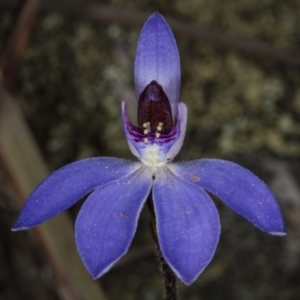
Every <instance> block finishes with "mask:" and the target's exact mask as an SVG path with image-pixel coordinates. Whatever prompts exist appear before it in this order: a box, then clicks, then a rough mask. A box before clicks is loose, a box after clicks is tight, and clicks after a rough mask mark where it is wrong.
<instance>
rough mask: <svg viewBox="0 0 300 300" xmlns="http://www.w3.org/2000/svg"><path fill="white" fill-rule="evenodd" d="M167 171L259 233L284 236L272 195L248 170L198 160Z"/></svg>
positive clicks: (226, 162) (233, 165) (215, 161)
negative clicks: (221, 203)
mask: <svg viewBox="0 0 300 300" xmlns="http://www.w3.org/2000/svg"><path fill="white" fill-rule="evenodd" d="M169 167H170V169H171V170H172V171H173V172H174V173H175V174H176V175H177V176H178V177H180V178H182V179H184V180H186V181H189V182H191V183H193V184H196V185H198V186H200V187H202V188H204V189H206V190H207V191H209V192H211V193H212V194H214V195H216V196H217V197H219V198H220V199H221V200H223V201H224V202H225V203H226V204H227V205H228V206H229V207H230V208H231V209H232V210H233V211H235V212H236V213H238V214H240V215H241V216H243V217H244V218H246V219H247V220H248V221H249V222H251V223H252V224H253V225H254V226H256V227H258V228H259V229H260V230H262V231H265V232H268V233H270V234H273V235H285V234H286V233H285V229H284V224H283V221H282V216H281V213H280V209H279V206H278V204H277V201H276V199H275V198H274V196H273V194H272V192H271V191H270V190H269V188H268V187H267V186H266V185H265V183H264V182H263V181H262V180H260V179H259V178H258V177H256V176H255V175H254V174H253V173H251V172H250V171H249V170H247V169H245V168H243V167H241V166H239V165H238V164H235V163H232V162H229V161H224V160H220V159H199V160H194V161H189V162H186V163H182V164H178V165H173V164H172V165H170V166H169Z"/></svg>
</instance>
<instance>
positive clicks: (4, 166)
mask: <svg viewBox="0 0 300 300" xmlns="http://www.w3.org/2000/svg"><path fill="white" fill-rule="evenodd" d="M26 9H27V10H26ZM154 11H159V12H160V13H161V14H163V15H164V16H165V17H166V19H167V20H168V21H169V22H170V25H171V27H172V28H173V30H174V35H175V37H176V40H177V43H178V48H179V53H180V57H181V64H182V86H181V100H182V101H184V102H185V103H186V104H187V106H188V110H189V118H188V126H187V133H186V138H185V143H184V146H183V148H182V150H181V152H180V154H179V155H178V157H177V160H191V159H196V158H205V157H211V158H223V159H228V160H231V161H234V162H237V163H239V164H241V165H243V166H244V167H247V168H249V169H250V170H251V171H252V172H254V173H255V174H257V175H258V176H259V177H260V178H262V179H263V180H264V181H265V182H266V183H267V184H268V185H269V186H270V188H271V189H272V191H273V192H274V193H275V195H276V197H277V199H278V202H279V204H280V206H281V208H282V213H283V217H284V221H285V224H286V229H287V232H288V235H287V236H286V237H274V236H270V235H268V234H265V233H262V232H260V231H259V230H258V229H256V228H254V227H253V226H252V225H251V224H249V223H248V222H247V221H246V220H244V219H242V218H241V217H239V216H237V215H236V214H234V213H233V212H231V211H230V209H229V208H227V207H226V206H225V205H224V204H223V203H222V202H221V201H220V200H219V199H214V200H215V203H216V205H217V207H218V209H219V212H220V217H221V224H222V234H221V238H220V243H219V246H218V248H217V251H216V255H215V257H214V259H213V260H212V262H211V263H210V264H209V266H208V267H207V269H206V270H205V271H204V273H203V274H202V275H201V276H200V277H199V278H198V279H197V281H196V282H195V283H194V284H193V285H192V286H190V287H186V286H184V285H182V284H180V283H179V294H180V296H181V299H190V300H193V299H195V300H196V299H197V300H199V299H200V300H201V299H205V300H212V299H213V300H218V299H222V300H225V299H230V300H261V299H264V300H266V299H280V300H283V299H284V300H285V299H286V300H293V299H300V187H299V183H300V180H299V178H300V177H299V175H300V162H299V158H300V84H299V82H300V68H299V67H300V53H299V47H300V17H299V16H300V1H298V0H286V1H277V0H252V1H248V0H231V1H217V0H215V1H204V0H186V1H181V0H169V1H165V0H159V1H158V0H149V1H147V0H146V1H135V0H127V1H123V0H111V1H109V0H106V1H100V0H63V1H58V0H43V1H38V0H29V1H13V0H0V51H1V52H0V70H1V73H0V75H1V76H0V80H1V93H0V118H1V119H0V299H1V300H23V299H24V300H25V299H26V300H27V299H32V300H35V299H38V300H42V299H43V300H65V299H70V300H79V299H91V300H94V299H95V300H98V299H100V300H101V299H111V300H117V299H124V300H131V299H144V300H155V299H161V298H162V293H163V285H162V278H161V276H160V273H159V271H158V263H157V261H156V258H155V256H154V252H153V245H152V240H151V236H150V233H149V230H148V222H149V215H148V212H147V211H146V210H144V211H143V213H142V216H141V219H140V221H139V227H138V232H137V234H136V237H135V239H134V242H133V244H132V246H131V248H130V250H129V252H128V254H127V255H126V256H125V257H124V259H122V260H121V261H120V262H119V263H118V264H117V265H116V266H115V267H113V269H112V270H111V271H109V272H108V273H107V274H106V275H105V276H103V278H101V279H100V280H97V281H95V282H93V281H92V280H91V279H90V278H89V276H88V274H87V272H86V271H85V269H84V268H83V267H82V263H81V262H80V260H79V259H78V257H75V256H76V255H77V254H76V252H75V254H74V252H73V251H74V245H73V244H72V243H71V242H70V244H69V242H68V244H66V243H65V241H66V240H68V239H71V240H72V238H73V224H74V220H75V218H76V215H77V213H78V210H79V209H80V206H81V205H82V201H80V203H78V204H76V205H75V206H74V207H73V208H71V209H70V211H68V212H67V214H65V215H64V217H65V219H63V220H61V219H59V221H57V223H56V221H55V220H56V218H55V219H54V220H53V222H52V221H50V222H49V224H48V225H47V226H48V227H44V225H43V226H41V228H42V229H37V230H30V231H24V232H17V233H12V232H10V227H11V226H12V225H13V223H14V222H15V221H16V218H17V216H18V214H19V211H20V208H21V204H22V202H23V201H24V200H25V199H26V197H27V196H28V194H29V193H30V191H31V190H32V189H33V188H34V187H35V185H36V184H38V182H39V181H40V180H42V179H43V177H44V176H46V174H47V173H48V172H51V171H54V170H56V169H57V168H59V167H61V166H63V165H65V164H67V163H70V162H72V161H76V160H79V159H82V158H85V157H92V156H115V157H121V158H128V159H134V158H133V157H132V155H131V153H130V151H129V149H128V147H127V142H126V140H125V138H124V136H123V131H122V125H121V118H120V114H121V100H126V101H127V102H128V103H129V105H130V109H131V111H130V113H131V116H132V118H134V117H135V106H134V104H135V101H136V100H135V93H134V85H133V62H134V56H135V49H136V44H137V39H138V36H139V32H140V30H141V28H142V25H143V23H144V21H145V20H146V19H147V17H148V16H149V15H150V14H151V13H153V12H154ZM22 22H23V23H22ZM18 26H19V27H18ZM12 40H13V41H14V42H11V41H12ZM18 45H19V46H18ZM20 45H21V46H20ZM7 53H8V54H7ZM9 147H11V148H9ZM32 149H33V150H32ZM37 173H38V175H36V174H37ZM31 179H32V180H31ZM57 224H59V225H57ZM66 224H68V225H66ZM70 224H71V225H70ZM44 228H45V229H44ZM49 232H52V233H50V234H49ZM56 238H57V239H60V241H57V240H56ZM60 247H62V249H63V250H61V251H60V250H57V249H61V248H60ZM61 253H64V255H65V256H63V257H64V258H63V259H62V258H61V257H60V254H61ZM71 253H72V254H71ZM73 256H74V261H76V263H73V260H72V259H73ZM69 259H70V260H71V262H70V263H69V266H70V268H69V267H65V266H64V263H67V264H68V260H69ZM75 265H76V267H75ZM77 265H79V266H78V268H77ZM72 267H74V270H75V269H76V272H75V271H74V270H73V269H72ZM78 270H79V271H78ZM75 273H76V274H75ZM74 274H75V275H76V276H75V275H74ZM72 276H73V277H76V278H75V279H74V278H73V277H72ZM83 278H84V279H83ZM91 290H93V291H94V292H93V294H88V292H87V291H91Z"/></svg>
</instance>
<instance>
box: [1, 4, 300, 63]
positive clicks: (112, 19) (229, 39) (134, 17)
mask: <svg viewBox="0 0 300 300" xmlns="http://www.w3.org/2000/svg"><path fill="white" fill-rule="evenodd" d="M15 5H16V0H0V6H1V7H5V8H13V7H15ZM41 10H42V11H43V12H56V13H60V14H64V15H66V16H69V17H74V18H78V19H85V20H87V21H90V22H96V23H100V22H105V23H117V24H120V25H122V26H127V27H133V26H134V27H139V28H140V27H141V26H142V25H143V23H144V22H145V20H146V19H147V18H148V17H149V15H150V14H151V12H142V11H137V10H133V9H127V8H123V7H120V8H118V7H115V6H111V5H98V4H86V5H70V4H64V3H63V2H59V3H58V2H56V1H43V2H42V5H41ZM167 20H168V22H169V24H170V25H171V27H172V29H173V30H174V32H175V33H177V34H180V35H182V36H184V37H186V38H193V39H196V40H201V41H204V42H208V43H210V44H212V45H214V46H216V47H224V48H228V49H231V50H234V51H239V52H241V53H244V54H247V55H251V56H254V57H259V58H263V59H268V60H273V61H276V62H279V63H285V64H289V65H295V66H300V53H299V51H296V50H287V49H280V48H277V47H274V46H273V45H270V44H268V43H265V42H262V41H258V40H255V39H252V38H248V37H240V36H236V35H233V34H231V33H228V32H222V31H217V30H213V29H210V28H203V27H199V26H197V25H192V24H185V23H183V22H179V21H177V20H175V19H172V18H168V17H167Z"/></svg>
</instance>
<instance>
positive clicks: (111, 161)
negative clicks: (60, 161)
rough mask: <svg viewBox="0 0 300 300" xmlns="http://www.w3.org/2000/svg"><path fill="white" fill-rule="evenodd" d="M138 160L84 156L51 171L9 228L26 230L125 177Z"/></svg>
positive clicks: (131, 171)
mask: <svg viewBox="0 0 300 300" xmlns="http://www.w3.org/2000/svg"><path fill="white" fill-rule="evenodd" d="M140 167H141V164H139V163H133V162H131V161H128V160H124V159H119V158H113V157H97V158H88V159H83V160H80V161H77V162H74V163H71V164H69V165H66V166H64V167H62V168H61V169H59V170H57V171H55V172H53V173H52V174H51V175H49V176H48V177H47V178H46V179H44V180H43V181H42V182H41V183H40V185H39V186H38V187H37V188H36V189H35V190H34V191H33V192H32V194H31V195H30V196H29V197H28V199H27V201H26V203H25V205H24V206H23V208H22V211H21V213H20V216H19V218H18V221H17V222H16V224H15V225H14V226H13V228H12V230H14V231H16V230H21V229H28V228H31V227H33V226H36V225H39V224H41V223H43V222H45V221H46V220H48V219H49V218H52V217H54V216H55V215H57V214H59V213H60V212H62V211H64V210H66V209H67V208H69V207H70V206H72V205H73V204H74V203H75V202H76V201H78V200H79V199H81V198H82V197H84V196H85V195H87V194H88V193H90V192H91V191H93V190H94V189H95V188H97V187H99V186H101V185H103V184H107V183H109V182H112V181H114V180H118V179H120V178H124V177H126V176H128V175H130V174H132V173H133V172H135V171H136V170H137V169H138V168H140Z"/></svg>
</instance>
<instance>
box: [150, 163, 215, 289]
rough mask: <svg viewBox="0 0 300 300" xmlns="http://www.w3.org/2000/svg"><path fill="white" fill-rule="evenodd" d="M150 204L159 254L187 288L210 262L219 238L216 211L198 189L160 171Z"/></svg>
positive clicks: (166, 172)
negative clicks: (153, 211)
mask: <svg viewBox="0 0 300 300" xmlns="http://www.w3.org/2000/svg"><path fill="white" fill-rule="evenodd" d="M156 175H157V176H156V178H155V181H154V185H153V201H154V208H155V214H156V219H157V231H158V240H159V245H160V248H161V251H162V254H163V256H164V258H165V260H166V261H167V263H168V264H169V266H170V267H171V269H172V270H173V271H174V273H175V274H176V276H177V277H178V278H180V280H182V282H183V283H185V284H188V285H189V284H191V283H192V282H193V281H195V280H196V278H197V277H198V275H199V274H200V273H201V272H202V271H203V270H204V269H205V267H206V266H207V265H208V263H209V262H210V261H211V259H212V257H213V255H214V253H215V250H216V247H217V244H218V241H219V235H220V221H219V215H218V212H217V209H216V207H215V205H214V203H213V201H212V200H211V199H210V197H209V196H208V195H207V194H206V193H205V192H204V191H203V190H202V189H201V188H199V187H197V186H195V185H193V184H191V183H189V182H186V181H184V180H182V179H180V178H178V177H176V176H175V175H173V174H172V172H171V171H169V170H168V169H167V168H161V169H159V170H158V172H157V174H156Z"/></svg>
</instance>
